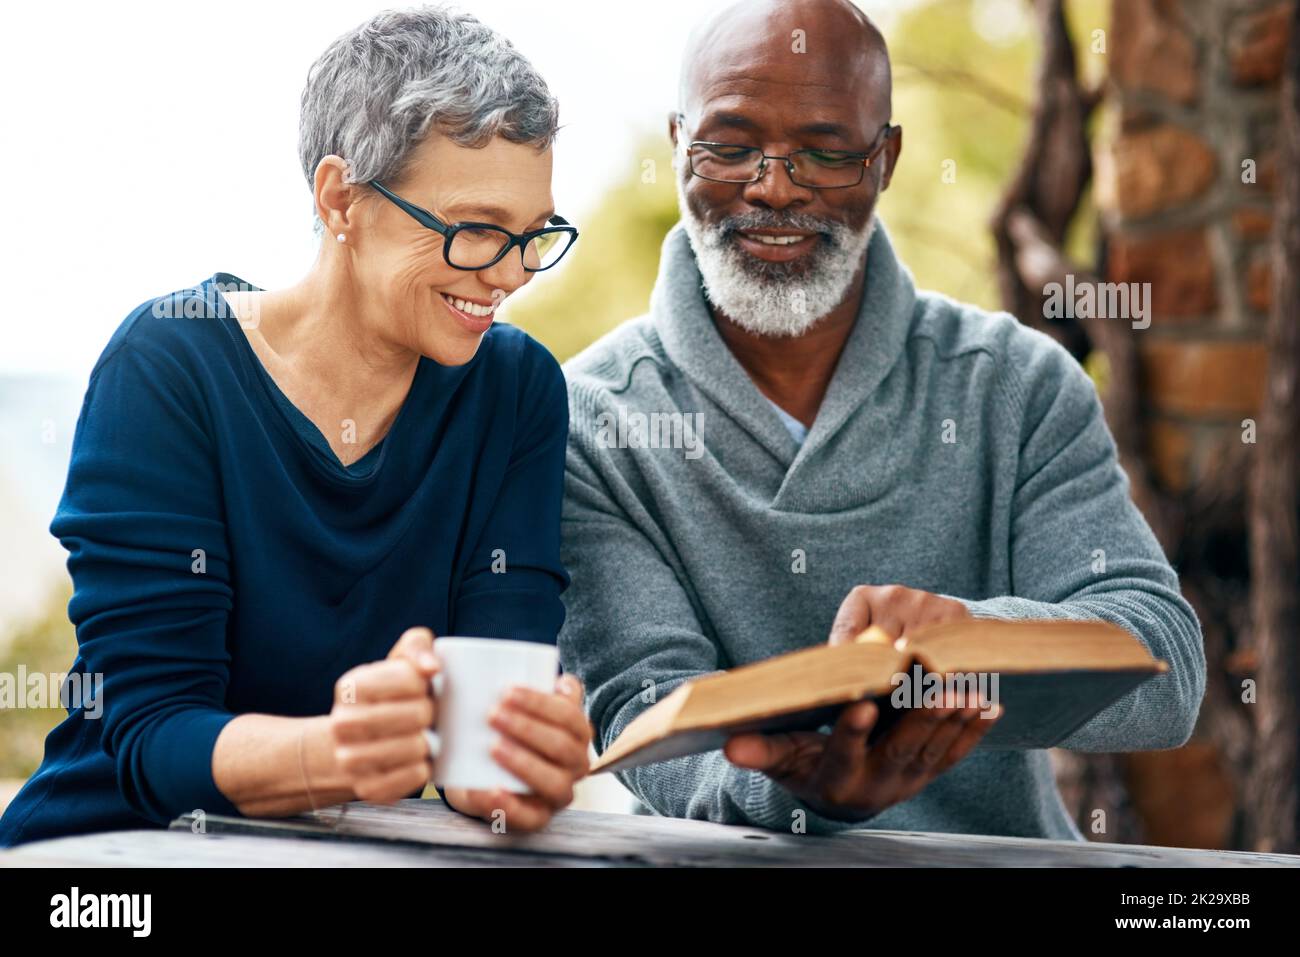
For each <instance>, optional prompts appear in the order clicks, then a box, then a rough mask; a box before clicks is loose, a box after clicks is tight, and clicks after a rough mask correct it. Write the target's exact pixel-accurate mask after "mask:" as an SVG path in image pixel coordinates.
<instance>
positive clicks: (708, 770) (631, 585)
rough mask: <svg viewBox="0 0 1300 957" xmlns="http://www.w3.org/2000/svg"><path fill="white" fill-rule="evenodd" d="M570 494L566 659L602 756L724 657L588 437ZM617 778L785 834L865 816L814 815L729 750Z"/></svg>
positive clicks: (661, 807) (665, 799)
mask: <svg viewBox="0 0 1300 957" xmlns="http://www.w3.org/2000/svg"><path fill="white" fill-rule="evenodd" d="M575 431H576V430H575ZM565 491H566V494H565V505H564V521H563V529H564V539H563V540H564V561H565V565H566V566H567V568H568V570H569V574H570V575H571V576H572V579H573V584H572V586H571V587H570V588H569V590H568V591H567V592H565V596H564V601H565V605H566V607H567V611H568V617H567V619H566V621H565V626H564V629H563V630H562V631H561V633H560V658H561V661H563V663H564V667H565V669H566V670H568V671H570V672H572V673H574V674H576V675H577V676H578V677H579V678H581V679H582V681H583V683H584V685H585V686H586V690H587V707H588V711H589V713H590V716H591V720H592V724H593V725H594V727H595V732H596V734H595V745H596V749H597V751H598V752H602V753H603V752H604V750H605V749H606V748H607V747H609V745H610V743H611V742H612V741H613V740H614V739H615V738H616V737H617V736H618V735H619V733H620V732H622V730H623V729H624V728H626V727H627V725H628V724H629V723H630V722H631V721H632V720H633V719H634V718H635V717H636V716H637V715H639V714H641V713H642V712H643V711H645V710H646V709H647V708H649V707H650V706H651V705H653V704H654V703H655V702H656V701H658V700H661V699H662V698H663V697H664V696H665V695H667V694H669V693H670V692H671V691H672V690H673V689H674V688H676V687H677V686H678V685H680V684H681V683H682V682H684V681H687V680H689V679H691V678H694V677H698V676H700V675H705V674H708V673H710V672H714V671H717V670H719V668H721V667H725V665H724V664H723V663H722V662H720V661H719V655H718V649H717V646H716V645H715V644H714V641H713V639H712V638H710V637H709V636H708V635H707V634H705V633H704V629H703V628H702V627H701V625H700V621H699V618H698V616H697V615H696V613H695V610H694V609H693V607H692V605H691V602H690V600H689V598H688V597H687V595H686V592H685V590H684V589H683V588H682V585H681V583H680V582H679V581H678V580H677V576H676V574H675V572H674V571H673V570H672V568H671V567H670V566H669V564H668V563H667V562H666V561H665V560H664V558H663V556H662V555H661V554H660V553H659V551H658V550H657V547H656V546H655V545H654V543H653V542H651V541H650V539H649V538H648V537H647V536H646V535H645V534H644V533H643V532H642V531H641V530H640V529H639V528H638V527H637V525H636V523H635V522H634V521H633V520H632V518H631V516H630V515H629V512H628V511H627V510H626V509H635V508H637V505H636V504H635V502H634V501H633V500H632V499H630V498H629V497H628V496H619V497H616V496H615V495H613V494H612V493H611V492H610V491H609V490H608V487H607V485H606V483H605V482H604V481H603V479H602V477H601V475H600V474H599V473H598V472H597V469H596V468H595V467H594V466H593V464H592V462H591V461H590V460H589V459H588V457H587V452H586V451H585V450H584V448H583V447H582V443H580V442H575V441H571V442H570V445H569V453H568V465H567V475H566V486H565ZM620 499H621V501H622V502H625V503H626V509H625V507H624V505H623V504H620ZM616 774H617V777H618V779H619V780H620V781H621V782H622V783H623V785H624V786H625V787H627V788H628V789H629V790H630V791H631V792H632V793H633V794H635V795H636V796H637V797H638V798H639V799H640V800H641V801H642V802H643V803H644V804H645V805H646V806H647V807H649V808H650V809H651V810H653V811H654V812H656V813H657V814H660V815H664V816H668V817H680V818H694V819H698V820H707V821H714V822H717V823H721V824H746V825H755V826H759V827H766V828H769V829H772V830H784V831H790V830H791V829H792V827H793V826H794V825H795V824H796V823H801V824H802V825H803V827H804V828H805V830H806V833H810V834H830V833H835V832H838V831H841V830H846V829H849V828H853V827H859V826H861V825H862V823H863V822H862V821H857V822H854V821H838V820H833V819H830V818H825V817H822V816H821V815H819V814H816V813H814V812H813V811H812V810H811V809H809V808H806V807H804V806H803V805H802V804H801V803H800V802H799V801H798V800H797V799H795V797H794V796H793V795H792V794H790V793H789V792H788V791H786V790H785V789H784V788H782V787H781V786H780V785H778V784H777V783H776V782H775V781H773V780H772V779H771V778H769V777H768V776H767V775H765V774H763V773H761V772H758V771H750V770H747V769H744V768H738V767H736V766H735V765H733V764H731V763H730V762H729V761H728V760H727V759H726V757H725V756H724V755H723V754H722V752H721V751H712V752H708V753H705V754H695V755H689V756H687V757H682V758H676V759H674V760H671V761H665V762H661V763H658V764H654V765H650V766H647V767H641V768H633V769H631V770H626V771H620V772H616Z"/></svg>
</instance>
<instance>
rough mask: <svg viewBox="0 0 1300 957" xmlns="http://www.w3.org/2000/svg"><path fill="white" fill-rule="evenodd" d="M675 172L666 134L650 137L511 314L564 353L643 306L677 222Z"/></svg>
mask: <svg viewBox="0 0 1300 957" xmlns="http://www.w3.org/2000/svg"><path fill="white" fill-rule="evenodd" d="M673 176H674V173H673V169H672V149H671V144H670V143H669V141H668V139H667V135H666V134H665V135H664V136H662V137H660V138H658V139H656V138H653V137H649V136H647V137H646V138H645V140H644V141H643V142H642V145H641V148H640V149H639V150H638V151H637V154H636V156H634V157H631V158H630V159H629V162H628V176H627V179H626V180H625V181H623V182H622V183H621V184H620V185H617V186H615V187H614V188H613V189H611V190H610V191H609V193H608V194H607V195H606V197H605V199H604V201H603V202H602V203H601V205H600V207H599V208H598V209H597V210H596V211H595V213H593V214H592V215H590V216H587V217H584V218H583V221H582V222H581V223H579V224H578V225H579V227H580V228H581V230H582V233H581V235H580V237H579V239H578V244H577V245H576V246H574V247H573V250H572V251H571V252H570V253H569V254H568V256H567V258H566V259H565V261H564V262H563V263H561V264H560V265H559V266H557V267H556V269H555V271H554V274H553V275H551V274H547V273H542V274H541V275H540V276H538V277H537V279H536V280H534V281H535V282H537V284H538V288H537V289H535V290H530V292H529V295H528V296H527V298H524V299H522V300H521V301H520V302H518V303H516V304H512V305H511V306H510V307H509V308H510V311H509V313H508V317H509V319H510V321H511V322H512V323H514V324H516V325H518V326H520V327H521V328H523V329H525V330H526V331H527V332H528V333H529V334H530V335H532V336H534V337H535V338H537V339H538V340H540V341H541V342H542V343H543V344H544V345H546V347H547V348H549V349H550V350H551V352H553V353H554V354H555V355H556V357H558V358H559V359H561V360H564V359H567V358H569V357H570V356H572V355H574V354H575V353H577V352H580V351H581V350H582V349H583V348H585V347H586V346H587V345H588V344H589V343H591V342H593V341H595V340H596V339H597V338H599V337H600V336H602V335H604V334H605V333H606V332H608V331H609V330H611V329H613V328H614V327H615V326H617V325H618V324H619V323H620V322H622V321H623V320H624V319H628V318H631V317H632V316H636V315H640V314H641V313H643V312H645V311H646V309H647V308H648V305H649V301H650V289H651V288H652V287H653V286H654V280H655V275H656V274H657V272H658V269H659V247H660V245H661V244H662V242H663V238H664V235H665V234H666V233H667V232H668V230H669V229H671V228H672V225H673V224H674V223H675V222H677V194H676V192H675V190H674V187H673Z"/></svg>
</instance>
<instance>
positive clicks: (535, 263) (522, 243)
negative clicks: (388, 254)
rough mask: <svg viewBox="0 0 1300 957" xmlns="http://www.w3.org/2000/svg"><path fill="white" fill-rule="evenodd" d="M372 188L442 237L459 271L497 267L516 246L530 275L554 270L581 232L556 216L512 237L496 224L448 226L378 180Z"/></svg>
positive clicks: (445, 251)
mask: <svg viewBox="0 0 1300 957" xmlns="http://www.w3.org/2000/svg"><path fill="white" fill-rule="evenodd" d="M370 185H371V186H373V187H374V188H375V189H376V190H377V191H378V192H379V193H380V194H381V195H383V196H384V197H385V198H386V199H388V200H389V201H390V202H392V203H393V205H395V206H396V207H397V208H398V209H400V210H402V211H403V212H404V213H406V214H407V215H408V216H410V217H411V218H412V219H414V220H415V221H416V222H417V223H419V224H420V225H421V226H424V227H426V228H428V229H432V230H433V231H434V232H436V233H441V234H442V238H443V243H442V258H443V259H445V260H446V261H447V265H449V266H453V267H455V268H456V269H465V270H476V269H487V268H488V267H490V266H495V265H496V264H497V263H499V262H500V261H501V260H502V259H503V258H505V255H506V253H508V252H510V250H511V249H513V248H515V247H516V246H518V247H519V256H520V258H521V259H522V260H523V264H524V269H525V270H527V271H528V272H542V271H543V270H545V269H550V268H551V267H552V266H554V265H555V264H556V263H557V262H559V261H560V260H561V259H563V258H564V254H565V253H567V252H568V251H569V248H570V247H571V246H572V245H573V244H574V243H575V242H577V240H578V230H577V228H576V227H574V226H571V225H569V221H568V220H566V219H565V218H564V217H563V216H552V217H551V218H550V221H549V223H548V225H546V226H543V227H542V228H541V229H531V230H529V231H528V232H526V233H512V232H510V230H508V229H502V228H501V227H500V226H494V225H493V224H492V223H455V224H452V225H448V224H447V223H444V222H443V221H442V220H441V219H439V218H438V217H437V216H435V215H433V213H431V212H429V211H428V210H427V209H421V208H420V207H419V206H416V205H415V204H414V203H412V202H408V201H407V200H404V199H402V197H400V196H398V195H397V194H396V193H394V192H393V191H392V190H390V189H389V188H388V187H387V186H385V185H384V184H383V183H381V182H379V180H377V179H372V180H371V181H370Z"/></svg>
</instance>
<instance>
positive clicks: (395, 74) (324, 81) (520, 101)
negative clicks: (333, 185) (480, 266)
mask: <svg viewBox="0 0 1300 957" xmlns="http://www.w3.org/2000/svg"><path fill="white" fill-rule="evenodd" d="M558 123H559V107H558V105H557V103H556V100H555V97H553V96H552V95H551V92H550V90H549V89H548V88H547V86H546V82H545V81H544V80H543V79H542V78H541V76H540V75H539V74H538V72H537V71H536V70H535V69H533V66H532V64H531V63H529V62H528V60H526V59H525V58H524V57H523V55H522V54H520V53H519V51H518V50H516V49H515V48H514V46H512V45H511V43H510V41H509V40H507V39H506V38H505V37H503V36H501V35H500V34H499V33H497V32H496V31H495V30H493V29H491V28H490V27H487V26H485V25H484V24H483V23H481V22H480V21H479V20H477V19H475V18H474V17H472V16H470V15H469V14H468V13H462V12H460V11H456V10H452V9H449V8H447V7H420V8H417V9H413V10H387V11H384V12H383V13H380V14H378V15H376V16H375V17H373V18H371V19H370V20H368V21H367V22H365V23H363V24H361V25H360V26H359V27H357V28H356V29H354V30H352V31H350V32H348V33H346V34H344V35H343V36H341V37H339V38H338V39H337V40H335V41H334V42H333V43H331V44H330V46H329V49H327V50H326V51H325V52H324V53H323V54H322V55H321V57H320V59H319V60H317V61H316V62H315V63H314V64H313V65H312V68H311V70H310V71H309V72H308V74H307V86H306V88H305V89H304V90H303V92H302V112H301V116H300V120H299V125H298V155H299V158H300V159H301V161H302V171H303V175H304V176H306V177H307V182H308V184H310V185H314V183H315V176H316V167H317V165H318V164H319V163H320V161H321V160H322V159H323V158H324V157H326V156H329V155H331V154H333V155H335V156H340V157H342V158H343V159H344V160H346V161H347V163H348V167H349V170H348V180H349V181H350V182H354V183H367V182H369V181H370V180H372V179H380V180H383V179H396V178H398V177H400V176H401V174H402V173H403V172H404V170H405V165H406V163H407V161H408V159H409V157H410V153H411V150H412V149H413V148H414V147H415V146H417V145H418V144H419V143H420V142H421V141H422V140H423V139H424V138H425V137H426V136H427V135H428V134H429V132H431V131H435V130H436V131H437V132H439V133H442V134H443V135H445V136H447V137H448V138H450V139H451V140H452V141H453V142H456V143H459V144H460V145H462V146H483V145H485V144H486V143H487V142H488V141H489V140H491V139H492V138H493V137H495V136H502V137H505V138H506V139H507V140H510V141H511V142H514V143H531V144H534V145H536V146H537V147H538V149H544V148H546V147H547V146H549V145H550V144H551V142H552V141H553V140H554V139H555V134H556V131H557V129H558Z"/></svg>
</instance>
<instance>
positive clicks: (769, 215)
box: [677, 184, 876, 338]
mask: <svg viewBox="0 0 1300 957" xmlns="http://www.w3.org/2000/svg"><path fill="white" fill-rule="evenodd" d="M677 198H678V205H679V206H680V207H681V213H682V224H683V226H684V227H685V229H686V235H687V236H688V237H689V238H690V241H691V249H692V250H693V251H694V253H695V261H696V263H697V264H698V265H699V268H700V276H701V277H702V278H703V280H704V292H705V295H706V296H707V297H708V299H709V302H711V303H712V304H713V305H714V307H715V308H717V309H719V310H721V311H722V312H723V313H724V314H725V315H726V317H727V318H728V319H730V320H731V321H732V322H734V323H735V324H736V325H738V326H740V328H742V329H744V330H745V331H747V332H752V333H754V334H755V335H759V336H769V337H772V338H790V337H794V336H801V335H803V334H804V333H805V332H807V331H808V330H809V329H811V328H812V327H813V326H814V325H816V324H817V323H818V322H819V321H821V320H822V319H823V318H825V317H826V316H827V314H829V313H830V312H831V310H833V309H834V308H835V307H836V306H838V305H839V304H840V303H841V302H843V301H844V297H845V295H846V294H847V293H848V291H849V286H850V285H852V283H853V279H854V277H855V276H856V275H857V272H858V269H859V268H860V267H861V266H862V263H863V260H864V258H865V256H866V252H867V244H868V243H870V242H871V234H872V233H873V232H874V231H875V228H876V216H875V211H874V210H873V211H872V213H871V215H870V216H869V217H868V218H867V222H866V224H865V225H864V226H863V227H862V229H861V230H857V231H855V230H853V229H851V228H850V227H848V226H844V225H842V224H840V223H833V222H830V221H827V220H823V219H818V218H816V217H813V216H808V215H807V214H804V213H798V212H790V211H788V210H787V211H785V212H777V211H775V210H763V211H756V212H754V213H749V214H746V215H743V216H732V217H729V218H727V219H725V220H723V221H722V222H720V223H719V224H718V225H716V226H708V225H706V224H704V223H702V222H700V221H699V220H698V219H696V218H695V215H694V214H693V213H692V212H691V210H690V207H689V206H688V205H687V204H686V201H685V199H684V198H683V196H682V193H681V188H680V184H679V186H678V191H677ZM764 227H767V228H775V229H782V228H784V229H797V230H808V231H810V232H816V233H818V234H828V235H819V236H818V238H817V239H816V242H817V243H818V248H817V249H815V250H813V252H812V253H811V254H809V255H808V256H805V257H803V259H802V260H795V261H794V262H789V263H772V262H765V261H764V260H761V259H758V258H757V257H755V256H751V255H750V254H749V253H747V252H745V251H744V250H743V249H741V248H740V246H739V245H738V244H737V242H736V240H735V237H734V233H735V231H736V230H738V229H760V228H764Z"/></svg>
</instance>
